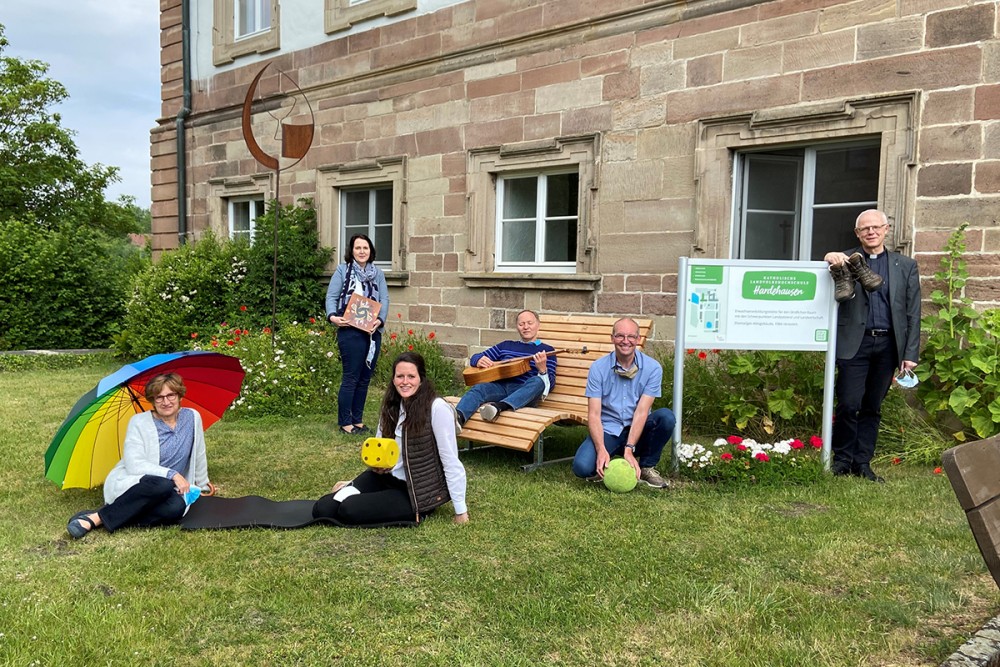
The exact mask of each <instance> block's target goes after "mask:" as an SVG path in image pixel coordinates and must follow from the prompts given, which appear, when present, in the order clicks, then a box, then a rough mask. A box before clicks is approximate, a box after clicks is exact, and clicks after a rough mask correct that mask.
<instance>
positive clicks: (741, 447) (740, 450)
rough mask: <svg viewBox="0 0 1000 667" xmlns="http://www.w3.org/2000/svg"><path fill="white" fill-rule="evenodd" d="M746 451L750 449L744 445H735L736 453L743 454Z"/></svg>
mask: <svg viewBox="0 0 1000 667" xmlns="http://www.w3.org/2000/svg"><path fill="white" fill-rule="evenodd" d="M748 449H750V448H749V447H747V446H746V445H736V451H738V452H745V451H746V450H748Z"/></svg>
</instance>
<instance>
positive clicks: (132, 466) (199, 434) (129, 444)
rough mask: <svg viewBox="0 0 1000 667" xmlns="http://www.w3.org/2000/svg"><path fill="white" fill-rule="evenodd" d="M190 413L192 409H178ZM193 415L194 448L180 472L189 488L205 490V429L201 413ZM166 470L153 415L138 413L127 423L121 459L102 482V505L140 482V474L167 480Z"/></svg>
mask: <svg viewBox="0 0 1000 667" xmlns="http://www.w3.org/2000/svg"><path fill="white" fill-rule="evenodd" d="M181 409H182V410H191V408H181ZM191 412H193V413H194V445H193V446H192V447H191V458H189V459H188V468H187V470H179V471H178V472H180V473H181V474H182V475H184V478H185V479H187V481H188V482H190V483H191V485H192V486H199V487H201V488H202V490H207V489H208V461H207V460H206V459H205V429H204V427H202V421H201V414H199V413H198V411H197V410H191ZM167 471H168V468H165V467H163V466H161V465H160V437H159V435H157V433H156V424H155V423H154V422H153V413H152V412H140V413H139V414H137V415H135V416H134V417H132V418H131V419H130V420H129V422H128V429H127V430H126V431H125V446H124V448H123V450H122V459H121V461H119V462H118V463H117V464H115V467H114V468H112V469H111V472H109V473H108V478H107V479H106V480H104V502H106V503H109V504H110V503H113V502H114V501H115V500H116V499H117V498H118V496H120V495H122V494H123V493H125V492H126V491H128V490H129V489H130V488H132V487H133V486H135V485H136V484H138V483H139V480H140V479H141V478H142V476H143V475H153V476H154V477H166V476H167Z"/></svg>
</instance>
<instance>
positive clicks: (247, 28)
mask: <svg viewBox="0 0 1000 667" xmlns="http://www.w3.org/2000/svg"><path fill="white" fill-rule="evenodd" d="M235 29H236V39H243V38H244V37H249V36H250V35H255V34H257V33H259V32H264V31H265V30H270V29H271V0H236V24H235Z"/></svg>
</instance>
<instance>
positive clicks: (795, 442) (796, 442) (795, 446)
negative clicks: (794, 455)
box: [788, 438, 805, 449]
mask: <svg viewBox="0 0 1000 667" xmlns="http://www.w3.org/2000/svg"><path fill="white" fill-rule="evenodd" d="M788 446H789V447H791V448H792V449H802V448H803V447H805V445H804V444H802V441H801V440H799V439H798V438H795V439H794V440H792V441H791V442H790V443H788Z"/></svg>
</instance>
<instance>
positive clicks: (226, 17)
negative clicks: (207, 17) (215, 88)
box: [212, 0, 281, 65]
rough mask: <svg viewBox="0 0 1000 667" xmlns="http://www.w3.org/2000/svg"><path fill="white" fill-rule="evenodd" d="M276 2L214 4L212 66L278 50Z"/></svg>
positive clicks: (235, 0) (249, 0)
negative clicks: (241, 57) (252, 54)
mask: <svg viewBox="0 0 1000 667" xmlns="http://www.w3.org/2000/svg"><path fill="white" fill-rule="evenodd" d="M279 19H280V7H279V5H278V0H213V18H212V63H213V64H215V65H225V64H228V63H231V62H233V61H234V60H236V58H239V57H240V56H245V55H248V54H251V53H266V52H268V51H274V50H275V49H278V48H280V46H281V31H280V30H279V27H280V26H279Z"/></svg>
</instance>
